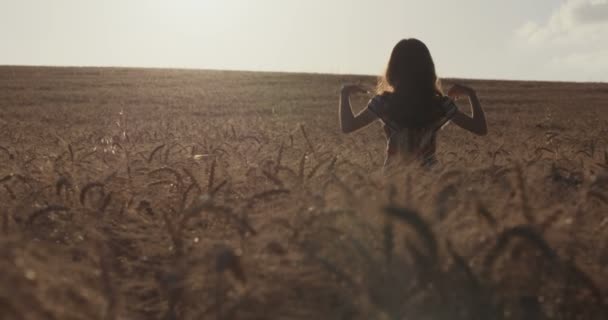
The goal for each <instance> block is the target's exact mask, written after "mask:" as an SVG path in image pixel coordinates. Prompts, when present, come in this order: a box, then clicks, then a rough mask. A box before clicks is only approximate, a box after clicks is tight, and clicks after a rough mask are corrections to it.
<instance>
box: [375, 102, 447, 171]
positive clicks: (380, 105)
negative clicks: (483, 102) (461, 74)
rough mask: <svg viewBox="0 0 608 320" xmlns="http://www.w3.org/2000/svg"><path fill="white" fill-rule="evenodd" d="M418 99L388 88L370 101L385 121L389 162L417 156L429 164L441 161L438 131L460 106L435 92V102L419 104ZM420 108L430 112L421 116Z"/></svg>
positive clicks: (409, 160)
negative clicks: (401, 95)
mask: <svg viewBox="0 0 608 320" xmlns="http://www.w3.org/2000/svg"><path fill="white" fill-rule="evenodd" d="M415 103H416V102H411V105H408V100H407V99H404V98H402V97H398V96H397V95H396V94H394V93H388V92H387V93H384V94H381V95H376V96H374V97H373V98H372V99H371V100H370V102H369V103H368V106H367V108H368V110H369V111H371V112H372V113H373V114H375V115H376V116H377V117H378V118H379V119H380V120H381V121H382V123H383V124H384V131H385V133H386V136H387V150H386V153H387V155H386V161H385V166H386V165H392V164H396V163H411V162H413V161H416V160H418V161H420V162H421V163H422V164H423V165H425V166H428V165H432V164H434V163H435V162H436V161H437V160H436V157H435V150H436V133H437V131H438V130H439V129H441V127H443V125H445V124H446V123H447V122H448V121H449V120H450V119H451V118H452V116H453V115H454V114H455V113H456V111H457V110H458V109H457V107H456V104H454V102H453V100H452V99H450V98H449V97H446V96H442V95H435V96H434V97H433V99H432V100H431V101H429V102H427V103H430V104H431V105H423V106H420V107H418V108H416V106H415V105H414V104H415ZM416 109H422V110H427V111H428V112H426V113H427V114H426V115H425V116H424V117H420V116H419V112H418V116H416V115H417V112H416V111H417V110H416ZM399 111H401V112H399ZM404 111H405V112H404ZM408 111H409V112H408Z"/></svg>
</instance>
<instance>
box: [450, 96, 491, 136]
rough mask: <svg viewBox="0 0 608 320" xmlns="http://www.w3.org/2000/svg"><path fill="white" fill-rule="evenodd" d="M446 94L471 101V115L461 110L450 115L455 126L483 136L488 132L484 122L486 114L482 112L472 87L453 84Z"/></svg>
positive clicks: (453, 97)
mask: <svg viewBox="0 0 608 320" xmlns="http://www.w3.org/2000/svg"><path fill="white" fill-rule="evenodd" d="M448 96H450V98H452V99H456V98H459V97H468V98H469V102H470V103H471V109H472V111H473V116H472V117H471V116H468V115H466V114H464V113H462V112H461V111H456V113H455V114H454V116H453V117H452V119H451V120H452V122H453V123H454V124H456V125H457V126H459V127H461V128H463V129H465V130H468V131H470V132H473V133H474V134H477V135H480V136H485V135H486V134H488V125H487V123H486V116H485V114H484V112H483V108H482V107H481V104H480V103H479V99H478V98H477V93H476V92H475V90H473V89H472V88H469V87H466V86H462V85H455V86H453V87H452V88H451V89H450V90H449V91H448Z"/></svg>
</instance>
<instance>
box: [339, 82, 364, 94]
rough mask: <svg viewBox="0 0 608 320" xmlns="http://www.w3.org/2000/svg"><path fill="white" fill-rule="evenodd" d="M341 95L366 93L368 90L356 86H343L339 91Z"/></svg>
mask: <svg viewBox="0 0 608 320" xmlns="http://www.w3.org/2000/svg"><path fill="white" fill-rule="evenodd" d="M340 92H341V93H342V94H346V95H350V94H351V93H367V92H368V90H366V89H365V88H363V87H362V86H360V85H358V84H344V85H342V88H341V89H340Z"/></svg>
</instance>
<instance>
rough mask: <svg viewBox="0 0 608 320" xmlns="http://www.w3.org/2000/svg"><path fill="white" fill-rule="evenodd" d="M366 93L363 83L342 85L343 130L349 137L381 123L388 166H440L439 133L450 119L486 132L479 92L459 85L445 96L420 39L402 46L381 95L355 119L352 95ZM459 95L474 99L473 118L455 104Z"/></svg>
mask: <svg viewBox="0 0 608 320" xmlns="http://www.w3.org/2000/svg"><path fill="white" fill-rule="evenodd" d="M366 92H367V91H366V90H365V89H363V88H362V87H360V86H358V85H344V86H342V90H341V95H340V126H341V128H342V132H344V133H349V132H353V131H356V130H359V129H361V128H363V127H365V126H367V125H368V124H370V123H372V122H373V121H375V120H377V119H380V120H381V121H382V123H383V125H384V132H385V133H386V137H387V140H388V142H387V150H386V160H385V162H384V166H385V168H386V167H389V166H394V165H395V164H402V163H412V162H416V161H417V162H418V163H420V164H422V165H423V166H425V167H429V166H431V165H433V164H435V163H436V162H437V159H436V157H435V145H436V133H437V131H438V130H439V129H440V128H441V127H442V126H443V125H444V124H446V123H447V122H448V121H452V122H453V123H455V124H456V125H457V126H459V127H461V128H463V129H466V130H468V131H470V132H473V133H475V134H477V135H485V134H486V133H487V126H486V118H485V115H484V112H483V109H482V108H481V105H480V104H479V100H478V99H477V94H476V93H475V91H474V90H473V89H471V88H469V87H466V86H462V85H455V86H453V87H452V88H451V89H450V90H449V91H448V96H444V95H443V93H442V92H441V89H440V85H439V80H438V79H437V75H436V73H435V64H434V63H433V59H432V58H431V53H430V52H429V49H428V48H427V47H426V45H424V43H422V42H421V41H420V40H417V39H405V40H401V41H400V42H399V43H397V45H396V46H395V48H394V49H393V52H392V54H391V57H390V60H389V62H388V67H387V68H386V74H385V75H384V76H383V77H382V78H381V79H380V80H379V83H378V88H377V95H375V96H374V97H373V98H372V99H371V100H370V102H369V104H368V106H367V108H365V109H364V110H363V111H361V112H360V113H359V114H357V115H354V114H353V112H352V109H351V106H350V95H351V94H352V93H366ZM460 97H467V98H469V101H470V104H471V107H472V111H473V116H472V117H470V116H468V115H466V114H464V113H462V112H460V111H459V110H458V108H457V106H456V104H454V100H453V99H458V98H460Z"/></svg>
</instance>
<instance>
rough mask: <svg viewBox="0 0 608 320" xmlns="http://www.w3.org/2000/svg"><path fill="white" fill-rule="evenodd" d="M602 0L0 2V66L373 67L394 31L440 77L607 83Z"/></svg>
mask: <svg viewBox="0 0 608 320" xmlns="http://www.w3.org/2000/svg"><path fill="white" fill-rule="evenodd" d="M607 36H608V1H606V0H567V1H555V0H535V1H526V0H514V1H483V0H463V1H458V2H455V1H445V0H441V1H440V0H430V1H404V0H381V1H362V0H350V1H346V0H336V1H324V0H307V1H296V0H294V1H279V0H256V1H250V0H182V1H167V0H165V1H160V0H132V1H122V0H105V1H92V0H84V1H83V0H55V1H46V0H3V1H2V2H0V37H1V38H2V39H3V48H2V50H0V65H57V66H74V65H75V66H130V67H176V68H202V69H236V70H261V71H297V72H319V73H353V74H378V73H380V72H381V71H382V69H383V68H384V64H385V63H386V60H387V58H388V54H389V52H390V49H391V48H392V46H393V45H394V44H395V43H396V42H397V41H398V40H399V39H401V38H408V37H416V38H420V39H422V40H423V41H425V42H426V43H427V44H428V46H429V48H430V50H431V52H432V53H433V56H434V58H435V60H436V63H437V69H438V72H439V75H440V76H443V77H466V78H486V79H488V78H492V79H495V78H499V79H531V80H563V81H607V80H608V45H607V44H606V42H605V41H602V40H601V39H606V38H608V37H607Z"/></svg>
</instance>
